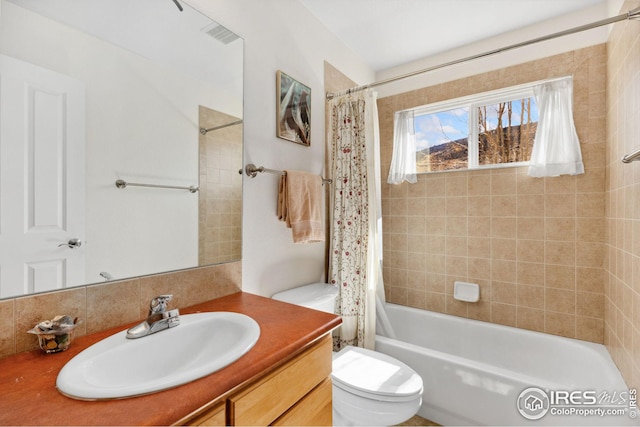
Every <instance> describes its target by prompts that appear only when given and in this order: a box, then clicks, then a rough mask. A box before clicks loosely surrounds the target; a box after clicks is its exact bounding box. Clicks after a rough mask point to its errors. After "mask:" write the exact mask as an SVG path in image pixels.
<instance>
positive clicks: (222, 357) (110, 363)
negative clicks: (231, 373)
mask: <svg viewBox="0 0 640 427" xmlns="http://www.w3.org/2000/svg"><path fill="white" fill-rule="evenodd" d="M125 335H126V331H122V332H118V333H117V334H115V335H112V336H110V337H108V338H105V339H104V340H102V341H100V342H97V343H95V344H94V345H92V346H91V347H89V348H87V349H85V350H84V351H82V352H81V353H79V354H78V355H76V356H75V357H74V358H73V359H71V360H70V361H69V362H67V364H66V365H65V366H64V367H63V368H62V370H61V371H60V373H59V374H58V379H57V382H56V386H57V387H58V390H59V391H60V392H61V393H62V394H64V395H66V396H69V397H72V398H75V399H85V400H97V399H118V398H124V397H131V396H138V395H141V394H147V393H152V392H156V391H160V390H165V389H168V388H171V387H175V386H178V385H181V384H185V383H187V382H189V381H193V380H196V379H198V378H201V377H204V376H206V375H209V374H211V373H213V372H215V371H218V370H220V369H222V368H224V367H225V366H227V365H229V364H231V363H233V362H235V361H236V360H238V359H239V358H240V357H242V356H243V355H244V354H245V353H247V352H248V351H249V350H250V349H251V348H252V347H253V346H254V344H255V343H256V342H257V341H258V337H259V336H260V327H259V326H258V323H256V321H255V320H253V319H252V318H250V317H249V316H245V315H244V314H239V313H231V312H210V313H197V314H186V315H181V316H180V325H178V326H176V327H174V328H170V329H165V330H163V331H160V332H156V333H155V334H152V335H149V336H146V337H143V338H137V339H127V338H126V337H125Z"/></svg>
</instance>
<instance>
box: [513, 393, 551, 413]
mask: <svg viewBox="0 0 640 427" xmlns="http://www.w3.org/2000/svg"><path fill="white" fill-rule="evenodd" d="M518 411H519V412H520V414H521V415H522V416H523V417H525V418H526V419H528V420H539V419H540V418H542V417H544V416H545V415H547V412H548V411H549V396H547V393H545V392H544V390H541V389H539V388H538V387H530V388H528V389H526V390H523V391H522V393H520V396H518Z"/></svg>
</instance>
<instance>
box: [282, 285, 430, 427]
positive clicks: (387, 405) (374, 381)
mask: <svg viewBox="0 0 640 427" xmlns="http://www.w3.org/2000/svg"><path fill="white" fill-rule="evenodd" d="M338 293H339V291H338V288H337V287H335V286H332V285H329V284H326V283H313V284H310V285H305V286H301V287H298V288H294V289H291V290H288V291H284V292H279V293H277V294H275V295H274V296H273V297H272V298H273V299H276V300H280V301H284V302H288V303H291V304H297V305H301V306H303V307H307V308H312V309H315V310H320V311H325V312H329V313H333V312H334V308H335V304H336V299H337V297H338ZM331 379H332V382H333V425H336V426H338V425H342V426H348V425H356V426H375V425H386V426H391V425H394V424H399V423H401V422H403V421H406V420H408V419H409V418H411V417H412V416H414V415H415V414H416V412H418V409H419V408H420V405H421V403H422V378H420V375H418V374H417V373H416V372H415V371H414V370H413V369H411V368H410V367H409V366H407V365H405V364H404V363H402V362H400V361H399V360H396V359H394V358H392V357H390V356H387V355H386V354H382V353H378V352H376V351H372V350H367V349H364V348H359V347H351V346H349V347H346V348H343V349H342V350H340V351H339V352H337V353H334V354H333V372H332V373H331Z"/></svg>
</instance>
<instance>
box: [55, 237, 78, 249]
mask: <svg viewBox="0 0 640 427" xmlns="http://www.w3.org/2000/svg"><path fill="white" fill-rule="evenodd" d="M60 246H67V247H69V248H71V249H75V248H79V247H80V246H82V242H81V241H80V239H76V238H73V239H69V241H68V242H67V243H60V244H59V245H58V247H60Z"/></svg>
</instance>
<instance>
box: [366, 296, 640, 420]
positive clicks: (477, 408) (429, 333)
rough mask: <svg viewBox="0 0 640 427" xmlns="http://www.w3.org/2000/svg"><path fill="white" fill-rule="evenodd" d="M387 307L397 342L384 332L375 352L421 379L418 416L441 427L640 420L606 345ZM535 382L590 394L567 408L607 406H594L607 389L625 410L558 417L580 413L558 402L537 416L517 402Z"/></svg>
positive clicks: (577, 398) (554, 387) (544, 385)
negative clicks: (627, 400)
mask: <svg viewBox="0 0 640 427" xmlns="http://www.w3.org/2000/svg"><path fill="white" fill-rule="evenodd" d="M385 307H386V310H385V311H386V313H387V315H388V318H389V321H390V322H391V325H392V327H393V330H394V332H395V334H396V339H391V338H387V337H384V336H380V335H378V336H377V337H376V350H378V351H380V352H382V353H386V354H388V355H390V356H393V357H395V358H397V359H399V360H401V361H403V362H404V363H406V364H407V365H409V366H411V367H412V368H413V369H414V370H415V371H416V372H418V374H420V375H421V376H422V379H423V381H424V395H423V403H422V406H421V408H420V411H419V412H418V415H420V416H422V417H424V418H427V419H430V420H432V421H435V422H437V423H439V424H442V425H527V424H528V425H638V424H637V421H638V419H631V417H630V416H629V412H632V411H629V409H628V406H629V405H628V403H626V404H624V405H618V399H619V398H621V397H628V395H629V393H628V392H629V390H628V389H627V388H626V385H625V383H624V381H623V379H622V377H621V375H620V372H619V371H618V370H617V368H616V367H615V365H614V363H613V361H612V360H611V357H610V356H609V353H608V352H607V351H606V349H605V348H604V346H602V345H599V344H593V343H589V342H585V341H579V340H574V339H569V338H561V337H557V336H553V335H549V334H543V333H538V332H532V331H526V330H523V329H517V328H511V327H508V326H501V325H495V324H491V323H486V322H480V321H475V320H469V319H463V318H459V317H455V316H449V315H444V314H440V313H433V312H430V311H426V310H419V309H414V308H410V307H404V306H400V305H395V304H386V306H385ZM530 387H538V388H540V389H542V390H546V391H549V390H552V391H560V392H561V393H562V392H563V391H568V392H573V391H579V392H582V391H589V393H587V395H582V394H581V393H577V394H574V403H575V402H578V403H579V401H582V402H586V404H584V403H583V404H582V405H575V404H571V402H570V401H569V403H570V405H567V406H571V407H573V408H576V409H574V410H581V411H582V410H591V409H595V408H603V405H601V404H600V403H598V404H596V405H589V404H588V403H589V401H590V400H591V397H590V393H593V392H596V393H593V394H592V395H591V396H593V395H596V396H597V399H599V398H600V393H602V392H607V393H608V394H609V395H610V396H613V400H614V401H615V405H614V404H612V403H609V405H610V406H611V407H612V409H620V408H622V409H624V410H625V411H626V413H625V414H623V415H618V416H604V417H599V416H595V415H589V416H584V415H583V416H579V415H558V414H557V413H556V412H557V411H573V410H572V409H569V408H559V407H558V406H557V405H553V402H552V405H551V406H550V407H549V411H548V412H547V413H546V415H544V416H543V417H542V418H541V419H539V420H537V421H530V420H528V419H526V418H524V417H523V416H522V415H521V414H520V412H519V411H518V407H517V401H518V397H519V395H520V393H521V392H523V390H525V389H528V388H530ZM614 393H616V395H614ZM621 393H622V394H621ZM560 403H565V401H560ZM604 409H606V408H604ZM552 411H553V414H552Z"/></svg>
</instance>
